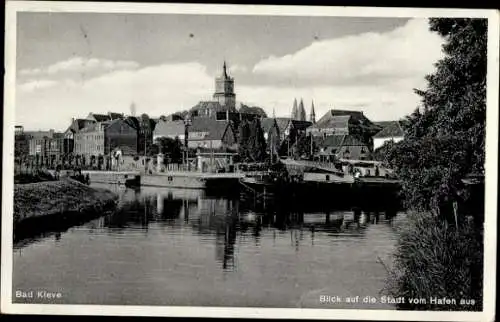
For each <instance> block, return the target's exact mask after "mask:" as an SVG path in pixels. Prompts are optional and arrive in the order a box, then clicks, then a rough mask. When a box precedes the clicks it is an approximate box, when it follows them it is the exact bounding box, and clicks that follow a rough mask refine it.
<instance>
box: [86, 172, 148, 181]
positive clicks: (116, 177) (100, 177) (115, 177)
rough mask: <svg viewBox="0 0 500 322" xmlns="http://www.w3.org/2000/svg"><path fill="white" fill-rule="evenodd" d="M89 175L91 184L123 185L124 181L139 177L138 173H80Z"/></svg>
mask: <svg viewBox="0 0 500 322" xmlns="http://www.w3.org/2000/svg"><path fill="white" fill-rule="evenodd" d="M82 174H83V175H87V174H88V175H89V178H90V181H91V182H98V183H116V184H124V183H125V181H126V180H128V179H133V178H135V177H136V176H139V175H140V173H139V172H138V171H120V172H117V171H85V170H84V171H82Z"/></svg>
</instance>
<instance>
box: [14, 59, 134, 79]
mask: <svg viewBox="0 0 500 322" xmlns="http://www.w3.org/2000/svg"><path fill="white" fill-rule="evenodd" d="M138 67H139V64H138V63H136V62H134V61H113V60H107V59H97V58H90V59H88V58H82V57H73V58H70V59H68V60H65V61H61V62H57V63H55V64H53V65H50V66H48V67H46V68H34V69H23V70H21V71H20V72H19V75H21V76H55V75H58V74H72V73H73V74H74V73H91V74H92V73H106V72H110V71H114V70H129V69H136V68H138Z"/></svg>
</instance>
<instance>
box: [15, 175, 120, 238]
mask: <svg viewBox="0 0 500 322" xmlns="http://www.w3.org/2000/svg"><path fill="white" fill-rule="evenodd" d="M116 199H117V196H116V195H115V194H114V193H112V192H111V191H109V190H106V189H102V188H92V187H89V186H87V185H84V184H81V183H79V182H77V181H75V180H72V179H64V180H59V181H45V182H37V183H28V184H16V185H15V186H14V235H15V236H19V234H23V235H24V233H27V232H33V231H35V230H36V231H40V230H43V229H47V228H54V227H59V226H61V225H63V226H64V225H66V224H74V223H75V222H78V221H81V220H84V219H90V218H94V217H97V216H99V215H101V214H102V213H103V212H105V211H107V210H110V209H113V208H114V206H115V200H116Z"/></svg>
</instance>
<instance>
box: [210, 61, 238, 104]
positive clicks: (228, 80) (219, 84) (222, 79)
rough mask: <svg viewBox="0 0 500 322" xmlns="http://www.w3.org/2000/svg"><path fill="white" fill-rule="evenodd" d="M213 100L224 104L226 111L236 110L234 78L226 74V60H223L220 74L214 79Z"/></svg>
mask: <svg viewBox="0 0 500 322" xmlns="http://www.w3.org/2000/svg"><path fill="white" fill-rule="evenodd" d="M214 100H216V101H217V102H219V104H220V105H222V106H224V107H225V109H226V111H230V112H234V111H236V95H235V94H234V79H233V78H232V77H230V76H229V75H228V74H227V68H226V62H224V65H223V67H222V75H221V76H219V77H217V78H216V79H215V93H214Z"/></svg>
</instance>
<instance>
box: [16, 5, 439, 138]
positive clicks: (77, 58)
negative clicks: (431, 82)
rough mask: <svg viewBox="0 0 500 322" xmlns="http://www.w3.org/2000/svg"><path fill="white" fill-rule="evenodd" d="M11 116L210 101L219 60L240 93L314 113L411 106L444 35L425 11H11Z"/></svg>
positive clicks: (30, 121)
mask: <svg viewBox="0 0 500 322" xmlns="http://www.w3.org/2000/svg"><path fill="white" fill-rule="evenodd" d="M17 24H18V25H17V49H16V52H17V60H16V104H15V107H16V124H19V125H23V126H24V128H25V130H38V129H55V130H56V131H63V130H65V129H66V128H67V127H68V126H69V123H70V121H71V118H73V117H75V118H77V117H86V116H87V115H88V114H89V113H90V112H94V113H107V112H109V111H113V112H119V113H125V114H129V113H130V106H131V105H132V103H133V104H134V105H135V107H136V111H137V112H136V113H137V114H142V113H147V114H148V115H150V116H151V117H158V116H160V115H169V114H171V113H173V112H176V111H181V110H185V109H189V108H191V107H192V106H194V105H196V103H197V102H199V101H200V100H211V97H212V94H213V92H214V78H215V77H216V76H217V75H219V74H220V73H221V70H222V64H223V61H224V60H225V61H226V62H227V65H228V70H229V74H230V75H231V76H232V77H234V79H235V92H236V101H237V103H240V102H241V103H244V104H247V105H252V106H260V107H262V108H263V109H264V110H265V111H266V112H267V113H268V115H272V113H273V110H274V111H275V115H276V116H282V117H288V116H290V112H291V109H292V106H293V100H294V98H297V100H299V101H300V100H301V99H303V101H304V106H305V109H306V113H307V114H308V115H309V111H310V106H311V102H314V106H315V110H316V118H317V119H318V118H319V117H321V116H322V115H323V114H325V113H326V112H327V111H328V110H330V109H346V110H360V111H363V112H364V113H365V115H366V116H367V117H368V118H370V119H371V120H372V121H383V120H396V119H399V118H402V117H404V116H405V115H407V114H409V113H411V112H412V111H413V110H414V109H415V108H416V107H417V106H418V104H419V102H420V98H419V97H418V96H417V95H416V94H414V92H413V88H419V89H425V86H426V82H425V79H424V77H425V75H427V74H430V73H432V72H433V71H434V68H435V67H434V64H435V63H436V62H437V61H438V60H439V59H440V58H442V56H443V54H442V51H441V45H442V42H443V39H442V38H440V37H439V36H438V35H437V34H435V33H433V32H431V31H429V28H428V23H427V20H426V19H401V18H398V19H390V18H356V17H307V16H304V17H299V16H255V15H254V16H251V15H248V16H234V15H188V14H118V13H45V12H41V13H34V12H21V13H18V17H17Z"/></svg>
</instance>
